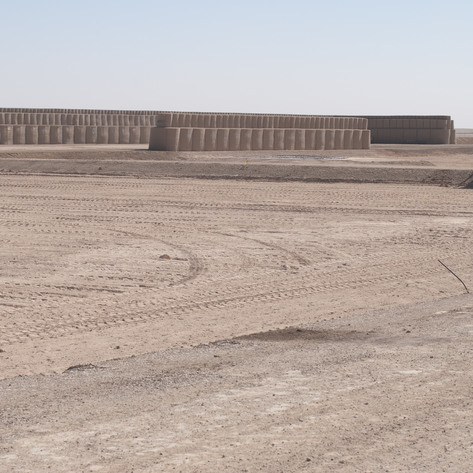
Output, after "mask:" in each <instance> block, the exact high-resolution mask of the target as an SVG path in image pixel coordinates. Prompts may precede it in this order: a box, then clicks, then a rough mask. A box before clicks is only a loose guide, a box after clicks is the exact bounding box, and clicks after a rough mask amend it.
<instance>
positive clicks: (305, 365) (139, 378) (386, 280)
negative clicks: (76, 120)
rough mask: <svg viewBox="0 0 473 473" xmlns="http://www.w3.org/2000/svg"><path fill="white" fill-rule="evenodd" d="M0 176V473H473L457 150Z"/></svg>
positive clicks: (49, 157)
mask: <svg viewBox="0 0 473 473" xmlns="http://www.w3.org/2000/svg"><path fill="white" fill-rule="evenodd" d="M0 173H1V174H0V196H1V202H0V218H1V226H0V240H1V246H0V261H1V273H0V283H1V292H0V379H1V380H0V472H2V473H3V472H5V473H6V472H46V471H47V472H96V471H98V472H125V473H131V472H135V473H136V472H168V471H176V472H178V471H180V472H196V473H197V472H220V471H222V472H223V471H224V472H256V471H263V472H300V471H307V472H373V473H374V472H376V473H377V472H412V471H415V472H443V471H445V472H466V471H471V469H472V468H473V433H472V429H473V427H472V425H473V410H472V405H471V403H472V402H473V401H472V394H473V388H472V386H473V371H472V368H471V367H472V361H473V297H472V295H471V294H469V292H468V290H472V291H473V257H472V250H473V245H472V243H473V234H472V230H473V188H472V177H473V147H472V146H458V145H457V146H438V147H435V146H431V147H428V146H404V147H403V146H397V147H390V148H388V147H381V146H377V147H376V146H374V147H373V149H372V150H360V151H338V152H336V151H331V152H321V153H320V154H317V152H314V153H312V154H310V153H307V152H304V154H303V155H301V154H297V152H288V154H284V155H282V154H281V155H274V154H268V153H263V152H254V153H251V152H247V153H241V154H236V153H235V154H227V155H221V154H220V155H219V154H218V153H214V154H212V153H208V154H199V153H159V152H148V151H146V150H144V149H135V148H132V147H117V148H108V149H107V148H100V147H93V146H89V147H79V146H78V147H75V148H66V147H29V148H28V147H9V148H6V147H5V148H2V149H0ZM442 263H443V264H442ZM444 265H445V266H446V267H445V266H444Z"/></svg>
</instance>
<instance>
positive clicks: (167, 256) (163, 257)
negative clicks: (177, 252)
mask: <svg viewBox="0 0 473 473" xmlns="http://www.w3.org/2000/svg"><path fill="white" fill-rule="evenodd" d="M159 259H171V257H170V256H169V255H166V254H164V255H161V256H160V257H159Z"/></svg>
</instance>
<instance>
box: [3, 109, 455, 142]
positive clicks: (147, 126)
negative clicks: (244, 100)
mask: <svg viewBox="0 0 473 473" xmlns="http://www.w3.org/2000/svg"><path fill="white" fill-rule="evenodd" d="M4 125H5V126H11V127H13V128H12V129H9V128H8V129H3V128H2V131H0V144H25V143H29V144H74V143H78V144H87V143H90V144H95V143H97V144H145V143H149V139H150V132H151V128H152V127H155V126H161V127H162V126H165V127H166V126H167V127H174V128H192V127H199V128H206V129H210V128H215V129H218V130H220V129H227V128H228V129H236V128H242V129H260V130H266V129H272V128H275V129H277V128H282V129H296V130H301V129H306V130H319V129H325V130H326V129H330V130H353V138H352V139H348V138H346V134H344V135H343V147H346V146H347V144H346V143H348V142H350V141H352V142H353V146H354V147H358V146H359V147H361V146H362V144H360V143H359V141H360V137H359V134H358V133H355V132H356V130H367V129H369V130H371V140H372V142H373V143H413V144H447V143H455V140H456V138H455V130H454V122H453V120H452V119H451V117H450V116H365V117H327V116H316V115H269V114H267V115H264V114H234V113H204V112H202V113H201V112H193V113H186V112H161V111H136V110H135V111H133V110H88V109H28V108H0V127H1V126H4ZM30 126H31V127H37V128H31V129H29V127H30ZM71 126H73V127H85V128H79V129H78V130H75V129H73V130H72V131H71V129H70V128H65V127H71ZM18 127H20V128H18ZM21 127H24V128H21ZM39 127H49V131H48V128H39ZM53 127H55V128H53ZM59 127H61V128H59ZM88 127H96V128H88ZM84 130H85V131H84ZM217 134H218V133H217ZM240 135H241V134H240ZM227 136H228V138H227ZM245 136H246V135H245ZM288 136H292V135H288ZM76 137H77V138H76ZM240 138H241V136H240V137H239V138H238V140H240ZM274 138H275V136H274V135H268V133H264V132H263V134H262V138H261V139H262V140H263V143H265V144H261V146H263V148H264V147H267V146H269V144H268V143H269V142H268V140H274ZM317 138H318V140H319V141H318V142H317ZM232 139H233V141H234V142H233V146H235V147H236V142H235V140H236V139H237V138H236V135H232ZM245 139H246V138H245ZM222 140H223V141H222ZM226 140H228V144H225V143H226ZM302 140H304V141H306V140H309V143H313V141H314V140H316V143H315V145H312V146H309V148H307V145H306V144H304V145H302ZM325 140H326V141H327V145H325ZM332 140H333V141H334V143H333V146H334V147H340V146H341V141H340V140H341V134H340V133H336V134H335V135H334V136H332V134H331V133H329V134H327V137H326V136H325V134H324V136H323V138H322V136H321V135H320V134H319V135H316V134H314V133H310V134H309V135H304V138H302V134H301V133H300V132H298V133H297V134H296V135H295V136H294V149H298V148H302V146H305V147H306V148H307V149H311V148H314V146H315V149H325V146H327V147H331V146H332ZM322 141H323V143H322ZM229 142H230V134H228V135H222V132H220V145H218V146H220V147H228V148H229V147H230V144H229ZM286 142H287V143H288V144H287V145H286V144H285V143H286ZM238 146H240V145H238ZM245 146H247V145H246V144H245ZM251 146H252V147H256V149H259V147H260V136H259V135H258V137H255V138H254V139H253V141H252V144H251ZM272 146H277V148H276V149H284V148H285V147H286V146H292V138H291V137H288V138H287V139H286V138H285V139H284V142H281V138H280V136H279V135H278V137H277V139H276V145H275V144H274V141H273V143H272Z"/></svg>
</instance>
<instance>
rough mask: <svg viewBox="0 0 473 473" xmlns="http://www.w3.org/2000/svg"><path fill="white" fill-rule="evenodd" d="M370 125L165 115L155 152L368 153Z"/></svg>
mask: <svg viewBox="0 0 473 473" xmlns="http://www.w3.org/2000/svg"><path fill="white" fill-rule="evenodd" d="M367 125H368V121H367V120H366V119H364V118H357V117H327V116H315V115H314V116H309V115H260V114H218V113H207V114H205V113H203V114H193V113H163V114H160V115H158V119H157V121H156V127H155V128H153V129H152V130H151V136H150V145H149V148H150V149H153V150H160V151H247V150H323V149H368V148H369V147H370V131H369V130H368V129H367Z"/></svg>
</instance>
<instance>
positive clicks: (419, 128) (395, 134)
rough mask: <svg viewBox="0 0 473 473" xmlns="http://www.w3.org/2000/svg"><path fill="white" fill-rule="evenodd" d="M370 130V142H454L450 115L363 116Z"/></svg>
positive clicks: (453, 130) (452, 123)
mask: <svg viewBox="0 0 473 473" xmlns="http://www.w3.org/2000/svg"><path fill="white" fill-rule="evenodd" d="M364 118H367V119H368V128H369V129H370V130H371V143H373V144H374V143H380V144H396V143H397V144H402V143H405V144H455V143H456V136H455V128H454V121H453V120H452V118H451V117H450V116H445V115H441V116H430V115H429V116H406V115H405V116H402V115H397V116H364Z"/></svg>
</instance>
